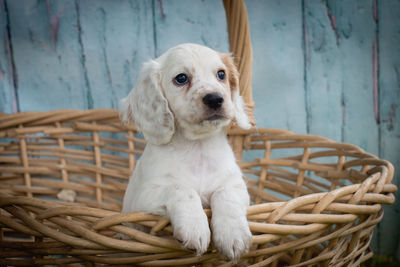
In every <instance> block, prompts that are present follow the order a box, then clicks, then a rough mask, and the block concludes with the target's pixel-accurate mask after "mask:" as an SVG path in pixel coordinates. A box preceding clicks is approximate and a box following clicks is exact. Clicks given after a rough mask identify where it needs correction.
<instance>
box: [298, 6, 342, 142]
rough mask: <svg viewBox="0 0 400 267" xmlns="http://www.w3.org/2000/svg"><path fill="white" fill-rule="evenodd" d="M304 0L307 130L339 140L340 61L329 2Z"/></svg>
mask: <svg viewBox="0 0 400 267" xmlns="http://www.w3.org/2000/svg"><path fill="white" fill-rule="evenodd" d="M315 3H316V2H315V1H304V11H303V12H304V13H303V14H304V35H303V38H304V59H305V66H306V67H305V88H306V92H305V94H306V95H305V96H306V105H307V127H308V132H309V133H312V134H316V135H321V136H325V137H328V138H331V139H333V140H336V141H341V140H342V126H343V121H342V120H343V112H344V108H343V107H344V106H343V105H342V78H341V77H342V61H341V57H340V48H339V36H338V29H337V25H336V16H334V15H333V14H332V10H331V7H330V5H328V4H327V3H323V2H322V1H320V2H319V4H315Z"/></svg>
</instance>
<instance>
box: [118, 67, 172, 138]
mask: <svg viewBox="0 0 400 267" xmlns="http://www.w3.org/2000/svg"><path fill="white" fill-rule="evenodd" d="M160 80H161V78H160V65H159V63H157V62H156V61H153V60H151V61H149V62H146V63H145V64H144V65H143V67H142V70H141V71H140V74H139V78H138V81H137V82H136V85H135V87H134V88H133V89H132V91H131V92H130V93H129V95H128V96H127V97H125V98H124V99H122V100H121V101H120V114H121V119H122V121H123V122H124V123H134V124H135V126H136V127H137V128H138V130H139V131H141V132H142V133H143V135H144V137H145V139H146V140H147V141H148V142H149V143H152V144H155V145H162V144H166V143H168V142H169V141H171V138H172V135H173V134H174V132H175V123H174V115H173V114H172V112H171V110H170V109H169V107H168V101H167V99H166V98H165V97H164V95H163V92H162V90H161V82H160Z"/></svg>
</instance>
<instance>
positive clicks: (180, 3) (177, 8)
mask: <svg viewBox="0 0 400 267" xmlns="http://www.w3.org/2000/svg"><path fill="white" fill-rule="evenodd" d="M153 2H154V9H153V10H154V18H155V20H154V21H155V30H156V31H155V33H156V34H155V42H156V55H157V56H159V55H161V54H162V53H163V52H165V51H166V50H167V49H168V48H170V47H173V46H175V45H178V44H181V43H198V44H203V45H206V46H209V47H211V48H213V49H215V50H217V51H220V52H228V51H229V41H228V33H227V26H226V17H225V10H224V7H223V4H222V1H213V0H203V1H198V0H167V1H162V0H158V1H156V0H153Z"/></svg>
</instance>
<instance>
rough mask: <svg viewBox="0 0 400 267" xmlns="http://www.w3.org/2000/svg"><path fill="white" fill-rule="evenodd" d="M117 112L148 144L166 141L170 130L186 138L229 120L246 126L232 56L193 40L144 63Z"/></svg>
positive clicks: (205, 133)
mask: <svg viewBox="0 0 400 267" xmlns="http://www.w3.org/2000/svg"><path fill="white" fill-rule="evenodd" d="M121 113H122V115H123V119H124V120H125V121H133V122H134V123H135V125H136V126H137V127H138V128H139V129H140V130H141V131H142V132H143V134H144V136H145V138H146V140H147V141H149V142H151V143H154V144H166V143H168V142H169V141H170V140H171V138H172V136H173V134H174V132H175V130H179V131H181V132H182V133H183V135H184V136H185V137H186V138H188V139H191V140H195V139H200V138H204V137H207V136H209V135H212V134H213V133H215V132H217V131H219V130H221V129H222V128H223V127H224V126H226V125H228V124H229V122H230V121H231V120H232V119H236V122H237V124H238V125H239V126H240V127H242V128H246V129H247V128H249V127H250V123H249V119H248V117H247V115H246V114H245V112H244V104H243V100H242V97H241V96H240V95H239V81H238V72H237V70H236V67H235V65H234V63H233V60H232V57H231V56H230V55H229V54H220V53H218V52H216V51H214V50H212V49H210V48H207V47H204V46H201V45H196V44H182V45H179V46H176V47H173V48H171V49H169V50H168V51H167V52H165V53H164V54H163V55H162V56H160V57H159V58H157V59H156V60H155V61H150V62H147V63H146V64H145V65H144V66H143V68H142V71H141V73H140V75H139V80H138V82H137V84H136V86H135V88H133V89H132V91H131V92H130V94H129V95H128V97H126V98H125V99H123V100H122V101H121Z"/></svg>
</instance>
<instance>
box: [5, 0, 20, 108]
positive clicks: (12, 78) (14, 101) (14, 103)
mask: <svg viewBox="0 0 400 267" xmlns="http://www.w3.org/2000/svg"><path fill="white" fill-rule="evenodd" d="M3 6H4V10H5V13H6V21H7V25H6V32H5V34H4V35H5V36H4V40H5V48H6V54H7V66H8V74H9V83H10V89H11V109H12V112H13V113H17V112H18V111H19V105H18V91H17V88H18V75H17V70H16V67H15V62H14V55H13V48H12V42H11V32H10V17H9V13H8V7H7V3H6V2H3Z"/></svg>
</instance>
